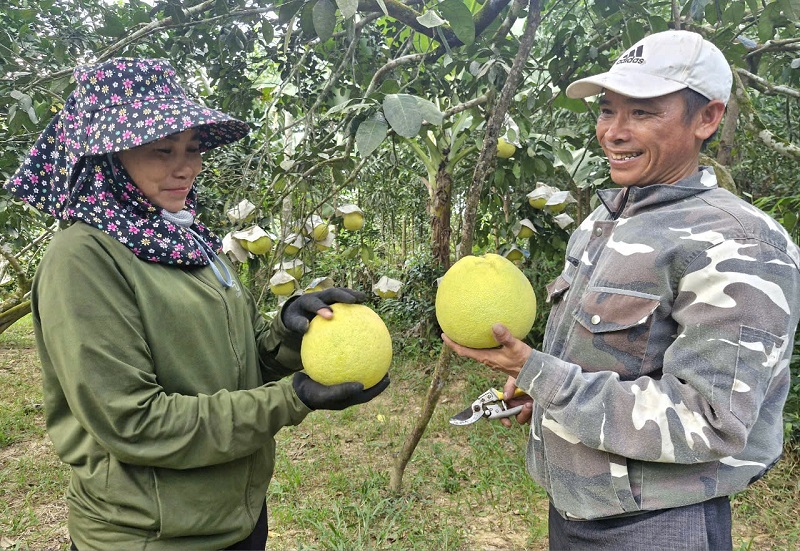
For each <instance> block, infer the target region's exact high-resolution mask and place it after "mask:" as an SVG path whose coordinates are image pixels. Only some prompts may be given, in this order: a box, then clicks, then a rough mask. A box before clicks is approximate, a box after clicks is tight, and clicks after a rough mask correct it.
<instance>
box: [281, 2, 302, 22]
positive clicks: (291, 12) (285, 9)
mask: <svg viewBox="0 0 800 551" xmlns="http://www.w3.org/2000/svg"><path fill="white" fill-rule="evenodd" d="M303 5H304V2H303V0H290V1H289V2H285V3H283V4H281V7H280V8H278V23H281V24H284V23H288V22H289V20H291V19H292V17H294V16H295V15H297V12H299V11H300V9H301V8H302V7H303Z"/></svg>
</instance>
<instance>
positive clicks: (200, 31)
mask: <svg viewBox="0 0 800 551" xmlns="http://www.w3.org/2000/svg"><path fill="white" fill-rule="evenodd" d="M798 21H800V1H799V0H771V1H770V0H764V1H758V2H757V1H755V0H742V1H731V0H688V1H677V0H675V1H655V2H647V3H644V2H619V1H616V0H589V1H578V0H572V1H562V0H553V1H545V2H542V3H539V2H537V1H530V2H525V1H517V0H486V1H485V2H483V3H481V2H478V1H477V0H464V1H462V0H444V1H443V2H438V1H434V0H429V1H427V2H426V1H423V0H408V1H406V2H401V1H400V0H389V1H385V0H363V1H361V2H356V1H354V0H336V1H335V2H334V1H332V0H286V1H281V0H278V1H275V2H267V1H259V0H192V1H188V2H183V1H178V0H158V1H149V2H145V1H142V0H132V1H129V2H122V1H101V0H91V1H87V0H11V1H10V2H7V3H5V4H4V5H3V7H0V75H1V76H0V105H2V107H3V109H4V110H5V113H6V117H4V118H3V119H2V121H0V146H2V147H0V175H2V177H3V179H6V178H8V177H9V176H11V174H12V173H13V172H14V171H15V170H16V168H17V167H18V165H19V162H20V159H21V158H22V157H23V156H24V154H25V152H26V151H27V149H28V148H29V147H30V145H31V144H32V143H33V141H34V139H35V137H36V136H37V135H38V133H39V132H40V131H41V129H42V128H43V127H44V125H46V124H47V122H48V121H49V119H50V118H51V117H52V115H53V114H54V113H55V112H57V111H58V109H59V108H60V106H61V105H62V103H63V101H64V99H65V97H66V96H67V95H68V94H69V92H70V91H71V90H72V88H73V86H74V83H73V82H72V80H71V70H72V68H73V67H74V65H76V64H78V63H87V62H95V61H98V60H104V59H108V58H110V57H114V56H154V57H165V58H168V59H170V61H172V62H173V64H174V65H176V67H177V68H178V71H179V73H180V74H182V75H184V76H185V79H184V81H185V84H186V85H187V87H188V88H190V90H191V91H192V93H193V94H194V95H195V96H196V97H198V98H201V99H202V101H204V102H206V103H207V104H209V105H212V106H215V107H217V108H220V109H222V110H225V111H227V112H230V113H231V114H234V115H236V116H238V117H240V118H242V119H244V120H246V121H247V122H248V123H249V124H250V125H251V128H252V129H253V131H252V133H251V135H250V136H249V137H248V138H247V139H245V140H243V141H242V142H240V143H239V144H237V145H235V146H232V147H229V148H224V149H223V150H220V151H215V152H213V153H212V154H210V155H209V156H208V157H207V159H206V169H205V172H204V174H203V176H202V178H201V180H200V182H199V186H200V187H201V197H202V203H201V211H202V217H203V218H204V220H205V221H206V222H207V223H208V224H209V225H211V227H212V228H214V229H215V230H216V231H217V232H219V233H220V234H221V235H225V234H226V233H228V232H229V231H231V230H235V229H241V228H242V227H243V226H245V225H248V224H252V223H257V224H259V225H260V226H262V227H263V228H265V229H267V230H269V231H271V232H273V233H274V234H275V235H277V236H279V237H284V236H286V235H288V234H289V233H291V232H292V231H296V230H297V229H298V226H299V224H300V223H302V221H303V220H305V219H306V218H307V217H308V216H309V215H311V214H318V215H320V216H322V217H323V218H324V219H326V220H327V221H329V222H330V223H331V224H332V225H333V226H334V227H335V230H336V233H337V241H336V244H335V246H334V247H333V248H332V249H331V250H329V251H326V252H318V251H314V250H313V247H311V246H309V247H306V248H304V249H303V251H302V252H301V253H300V257H301V258H302V259H303V261H304V262H305V265H306V266H307V267H308V269H309V271H308V273H307V274H306V275H305V276H304V277H303V278H302V280H301V282H300V283H301V285H306V284H307V283H308V282H309V281H310V280H311V279H313V278H315V277H319V276H331V277H332V278H333V280H334V281H335V282H336V283H337V284H340V285H348V286H352V287H356V288H361V289H364V290H367V291H369V290H371V288H372V285H373V284H374V283H375V282H376V281H377V280H378V279H379V278H380V276H382V275H387V276H389V277H392V278H395V279H399V280H401V281H402V282H403V284H404V289H403V292H402V294H401V296H400V298H399V299H395V300H391V301H380V300H378V298H377V297H374V298H373V302H372V306H373V307H375V308H376V309H377V310H378V311H379V312H381V313H382V314H383V315H384V316H385V318H386V319H387V321H389V323H390V325H391V326H392V328H393V334H394V335H395V338H396V339H397V344H398V345H399V347H398V349H399V350H402V351H403V352H405V353H407V354H411V355H416V354H420V355H423V356H429V357H431V358H432V357H434V356H435V355H436V352H437V350H438V347H439V346H440V344H439V340H438V337H437V335H438V328H437V326H436V321H435V317H434V315H433V298H434V296H435V280H436V278H437V277H439V276H441V275H442V274H443V273H444V270H445V269H446V267H447V265H449V262H450V261H452V260H453V259H455V257H456V254H464V253H465V252H466V253H469V252H471V253H476V254H479V253H483V252H501V253H502V252H505V251H508V249H509V248H510V247H511V246H512V245H516V246H517V247H519V248H521V249H523V250H524V251H525V254H526V256H525V258H524V260H523V261H522V262H521V264H520V265H521V267H522V268H523V270H524V271H525V272H526V274H528V276H529V277H530V278H531V280H532V282H533V284H534V288H535V289H537V292H538V293H539V303H540V306H541V308H540V312H541V314H540V316H539V318H538V321H537V325H536V326H535V327H534V329H533V331H532V332H531V335H530V336H529V340H530V341H531V343H533V344H536V343H537V342H540V341H541V335H542V333H543V329H544V327H543V326H544V321H545V319H546V314H547V304H546V303H545V301H544V296H542V294H541V292H542V291H543V289H544V285H545V284H546V283H547V282H549V281H550V280H551V279H552V278H553V277H554V276H555V275H556V274H557V273H558V271H559V270H560V268H561V262H562V260H561V258H562V254H563V250H564V247H565V243H566V240H567V239H568V236H569V231H570V230H571V228H572V227H574V226H572V227H567V228H561V227H559V225H558V224H556V223H555V222H554V219H553V216H552V213H549V212H547V211H542V210H537V209H533V208H532V207H531V206H530V205H529V204H528V202H527V199H526V194H527V193H528V192H530V191H531V190H532V189H533V188H534V186H535V185H536V183H537V182H544V183H547V184H548V185H552V186H555V187H557V188H558V189H560V190H565V191H570V192H571V193H572V195H573V196H574V197H575V199H576V202H575V203H574V204H571V205H570V206H569V207H568V210H567V212H568V213H569V214H570V216H571V217H572V218H573V219H574V220H575V221H576V223H579V222H580V221H581V220H582V219H583V217H585V216H586V215H587V214H588V213H589V212H590V211H591V209H592V208H593V207H594V206H595V205H596V202H595V199H594V196H593V191H594V190H595V189H597V188H601V187H605V186H609V185H610V182H609V180H608V177H607V172H606V170H605V168H604V163H603V161H602V152H601V151H600V149H599V147H598V146H597V143H596V141H595V140H594V136H593V126H594V124H593V119H594V115H595V112H596V107H595V105H594V104H593V103H591V102H584V101H576V100H569V99H567V98H566V97H565V96H564V94H563V90H564V88H565V87H566V85H567V84H568V83H569V82H571V81H572V80H574V79H576V78H579V77H581V76H584V75H587V74H591V73H595V72H598V71H602V70H605V69H607V68H608V67H609V66H610V64H611V62H612V61H613V60H614V59H615V58H616V56H617V55H618V54H619V53H620V52H621V51H623V50H624V49H625V48H626V47H628V46H629V45H631V44H632V43H634V42H635V41H637V40H638V39H639V38H641V37H642V36H644V35H645V34H647V33H650V32H654V31H660V30H664V29H667V28H675V27H680V28H686V29H691V30H696V31H698V32H701V33H702V34H704V35H705V36H706V37H707V38H708V39H709V40H711V41H713V42H714V43H715V44H717V45H718V46H719V47H720V49H721V50H722V51H723V52H724V53H725V54H726V56H727V57H728V59H729V60H730V61H731V63H732V66H733V67H734V70H735V72H736V76H737V80H738V84H737V88H736V90H735V95H734V102H733V105H732V106H731V108H735V109H736V110H737V111H738V114H737V115H736V116H734V115H732V114H731V113H733V111H732V110H731V109H729V115H728V116H727V118H726V120H725V126H724V127H723V128H722V129H721V131H720V133H719V135H718V137H717V140H716V141H714V142H713V143H711V144H710V147H709V149H708V151H707V154H708V159H709V162H714V163H718V165H717V166H718V167H719V172H720V173H721V174H724V173H729V174H730V176H731V187H732V189H734V190H735V191H736V192H737V193H738V194H740V195H741V196H743V197H745V198H747V199H748V200H751V201H752V202H754V203H755V204H757V205H758V206H760V207H761V208H763V209H764V210H766V211H767V212H769V213H771V214H772V215H773V216H775V217H776V218H777V219H778V220H779V221H780V222H781V223H783V224H784V225H785V226H786V227H787V229H789V230H790V232H792V235H793V236H794V238H795V240H798V237H800V225H798V212H799V211H800V186H799V185H798V174H800V153H799V151H800V149H798V145H797V144H798V137H799V136H800V128H798V120H800V118H798V112H800V99H799V98H800V24H798ZM531 26H535V30H536V35H535V40H534V43H533V47H532V50H531V53H530V55H526V56H524V57H523V58H522V59H519V52H520V44H521V37H522V36H523V31H524V29H526V28H529V27H531ZM515 63H516V64H518V65H519V66H520V69H521V79H520V81H519V84H518V85H517V86H516V87H515V89H514V95H513V101H511V103H510V105H509V106H508V109H507V115H506V116H505V117H504V118H503V122H502V125H501V127H500V128H499V129H493V128H491V124H490V121H491V116H492V114H493V113H494V112H495V111H496V110H498V109H502V106H501V105H499V104H498V98H499V97H500V95H501V92H502V90H503V87H504V85H505V84H506V82H507V81H508V79H510V78H511V76H510V75H512V74H513V68H514V67H515ZM498 135H499V136H503V137H504V138H505V139H507V140H508V141H510V142H512V143H514V144H515V145H516V147H517V149H516V151H515V154H514V156H513V157H512V158H510V159H500V158H494V156H493V155H491V154H490V155H489V156H488V157H489V158H490V161H489V162H490V166H489V170H488V172H486V174H487V177H486V178H482V177H481V176H480V174H479V169H481V168H482V167H483V165H484V164H485V162H486V159H487V157H486V156H482V153H483V152H485V151H486V150H489V151H490V153H491V152H493V151H494V149H493V148H494V144H495V141H496V139H497V137H498ZM243 199H247V200H249V201H251V202H252V203H253V204H254V205H256V207H257V212H256V214H255V218H254V219H250V220H248V221H246V222H242V221H234V222H232V221H231V220H230V219H229V218H228V217H227V216H226V212H227V211H228V210H229V209H230V208H231V207H232V206H233V205H235V204H237V203H238V202H239V201H241V200H243ZM472 200H474V201H475V202H476V212H475V213H474V216H475V224H474V230H473V231H467V232H466V233H467V234H468V237H469V239H470V241H469V242H468V244H470V245H471V246H469V247H468V248H467V250H466V251H463V250H462V251H458V253H457V252H456V251H457V246H458V244H459V243H462V244H463V243H464V242H465V241H464V237H465V236H464V235H463V234H464V229H465V227H466V228H469V227H470V226H469V224H468V222H470V217H471V216H472V213H471V211H470V208H471V207H470V204H471V203H470V201H472ZM347 203H355V204H358V205H359V206H360V207H361V208H362V209H363V210H364V211H365V212H366V213H367V223H366V226H365V228H364V229H363V230H362V231H360V232H348V231H347V230H344V229H343V228H342V227H341V218H340V217H337V216H335V214H334V212H335V208H336V207H337V206H341V205H343V204H347ZM523 218H528V219H529V220H531V221H532V223H533V224H534V225H535V226H536V228H537V230H538V232H537V234H535V235H534V236H533V237H531V238H530V239H525V240H521V239H517V238H516V237H515V231H514V230H515V225H516V224H518V222H519V220H521V219H523ZM52 231H53V220H51V219H49V218H48V217H46V216H42V215H41V214H40V213H37V212H35V211H33V210H32V209H31V208H29V207H27V206H25V205H23V204H21V203H19V202H16V201H13V200H12V199H11V198H10V197H9V196H8V195H7V194H5V192H0V252H2V255H3V256H2V259H3V260H2V264H0V266H2V267H1V268H0V272H2V273H1V274H0V278H2V277H3V276H4V275H5V276H6V278H5V279H3V282H2V283H1V284H0V298H1V299H2V309H0V312H2V313H3V314H4V315H7V316H8V319H12V318H11V316H10V315H9V314H8V312H9V311H12V310H13V309H15V308H16V309H17V310H16V311H17V312H20V311H22V310H24V308H22V307H24V306H25V304H26V300H27V298H28V291H29V284H30V279H31V278H32V276H33V274H34V273H35V269H36V266H37V263H38V259H39V258H40V255H41V252H42V251H43V250H44V248H45V246H46V244H47V241H48V238H49V235H50V234H51V233H52ZM442 251H444V255H443V254H442ZM283 257H284V249H283V247H282V245H281V244H280V243H279V244H278V245H277V246H276V247H275V248H273V249H272V250H271V252H270V253H269V254H268V255H266V256H264V257H251V258H249V259H248V260H247V261H246V262H244V263H242V264H241V265H240V266H239V267H240V272H241V275H242V277H243V279H244V280H245V281H246V282H247V284H248V285H249V286H250V288H251V289H252V290H253V292H254V294H255V295H256V296H257V297H259V300H260V303H261V304H262V306H263V308H264V310H265V311H267V312H269V311H274V309H275V308H276V307H277V305H278V304H279V302H280V298H279V297H276V296H275V295H274V294H272V293H271V292H270V291H269V286H268V281H269V278H270V277H271V275H272V273H273V271H274V269H273V267H274V265H275V264H276V263H277V262H279V261H281V260H282V259H283ZM15 315H16V314H15ZM11 323H13V320H12V321H11ZM0 327H2V328H3V329H4V328H5V326H3V325H0ZM798 369H800V352H799V351H798V348H797V346H796V347H795V355H794V359H793V362H792V371H793V373H794V375H795V385H794V386H793V389H792V392H791V395H790V400H789V403H788V405H787V416H786V422H787V434H788V435H795V436H796V435H798V434H800V433H799V432H798V430H800V382H798V381H797V379H796V377H797V374H798Z"/></svg>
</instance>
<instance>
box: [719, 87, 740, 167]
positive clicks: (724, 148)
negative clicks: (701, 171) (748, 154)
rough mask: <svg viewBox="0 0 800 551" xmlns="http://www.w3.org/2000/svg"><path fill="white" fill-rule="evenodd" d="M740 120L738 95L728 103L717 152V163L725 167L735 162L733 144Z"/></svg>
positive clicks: (733, 96)
mask: <svg viewBox="0 0 800 551" xmlns="http://www.w3.org/2000/svg"><path fill="white" fill-rule="evenodd" d="M738 120H739V102H738V101H737V99H736V94H733V95H732V96H731V99H730V101H729V102H728V110H727V113H726V114H725V122H724V123H723V124H722V130H721V131H720V136H719V151H717V162H718V163H719V164H721V165H724V166H731V163H732V161H733V144H734V141H735V139H736V127H737V126H738Z"/></svg>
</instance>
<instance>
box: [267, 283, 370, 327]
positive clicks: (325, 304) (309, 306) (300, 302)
mask: <svg viewBox="0 0 800 551" xmlns="http://www.w3.org/2000/svg"><path fill="white" fill-rule="evenodd" d="M365 300H367V295H366V294H365V293H362V292H361V291H355V290H353V289H347V288H345V287H331V288H330V289H325V290H324V291H319V292H317V293H306V294H304V295H300V296H299V297H296V298H292V299H290V300H289V302H287V303H286V306H284V308H283V310H281V319H282V320H283V324H284V325H285V326H286V328H287V329H288V330H289V331H294V332H295V333H300V334H304V333H305V332H306V331H308V324H309V323H310V322H311V320H312V319H313V318H314V316H322V317H323V318H325V319H331V318H332V317H333V310H331V308H330V305H331V304H336V303H337V302H344V303H345V304H355V303H359V302H364V301H365Z"/></svg>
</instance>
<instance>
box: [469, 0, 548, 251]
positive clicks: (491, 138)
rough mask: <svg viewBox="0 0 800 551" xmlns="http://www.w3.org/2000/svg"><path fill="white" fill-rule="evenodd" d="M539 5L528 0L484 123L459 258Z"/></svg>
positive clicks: (529, 46)
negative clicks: (513, 50) (514, 51)
mask: <svg viewBox="0 0 800 551" xmlns="http://www.w3.org/2000/svg"><path fill="white" fill-rule="evenodd" d="M541 16H542V14H541V5H540V4H539V0H530V1H529V4H528V21H527V24H526V26H525V32H523V33H522V37H521V38H520V44H519V50H517V55H516V56H515V57H514V63H513V64H512V65H511V70H510V71H509V73H508V77H507V78H506V82H505V84H504V85H503V89H502V90H501V91H500V96H499V97H498V100H497V104H496V106H495V109H494V112H493V113H492V115H491V117H490V118H489V122H488V123H487V124H486V131H485V133H484V138H483V148H482V149H481V153H480V155H479V157H478V163H477V165H476V166H475V172H474V173H473V176H472V185H471V186H470V189H469V192H468V194H467V204H466V207H465V209H464V227H463V230H462V234H461V245H460V248H459V255H458V256H459V258H461V257H463V256H466V255H469V254H472V240H473V232H474V229H475V219H476V216H477V210H478V202H479V201H480V196H481V191H482V190H483V186H484V184H485V182H486V176H487V175H488V174H489V171H490V170H491V168H492V167H493V166H494V160H495V150H496V149H497V137H498V135H499V133H500V128H501V127H502V124H503V121H504V120H505V117H506V113H507V112H508V107H509V105H510V104H511V100H512V98H513V97H514V93H515V92H516V89H517V86H519V82H520V80H521V78H522V68H523V67H524V66H525V63H526V62H527V59H528V56H529V55H530V52H531V49H532V48H533V41H534V37H535V36H536V31H537V29H538V28H539V23H540V22H541Z"/></svg>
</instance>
